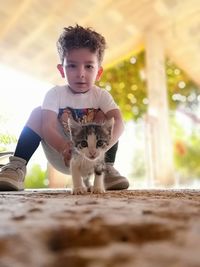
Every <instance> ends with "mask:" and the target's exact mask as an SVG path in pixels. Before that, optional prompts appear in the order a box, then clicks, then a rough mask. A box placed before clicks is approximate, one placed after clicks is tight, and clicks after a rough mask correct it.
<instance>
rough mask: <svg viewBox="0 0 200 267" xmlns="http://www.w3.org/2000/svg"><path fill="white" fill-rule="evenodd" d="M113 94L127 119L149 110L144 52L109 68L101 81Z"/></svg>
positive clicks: (134, 117) (138, 116) (137, 116)
mask: <svg viewBox="0 0 200 267" xmlns="http://www.w3.org/2000/svg"><path fill="white" fill-rule="evenodd" d="M99 85H100V86H101V87H103V88H106V89H107V90H109V91H110V93H111V94H112V95H113V97H114V99H115V101H116V102H117V104H118V105H119V107H120V109H121V111H122V114H123V117H124V119H125V120H127V121H128V120H136V119H138V118H140V117H141V116H142V114H143V113H144V112H146V110H147V101H148V100H147V92H146V84H145V78H144V53H141V54H139V55H137V56H132V57H130V58H129V59H127V60H124V61H123V62H120V63H119V64H117V65H116V66H114V67H113V68H110V69H107V70H105V72H104V75H103V77H102V79H101V81H100V82H99Z"/></svg>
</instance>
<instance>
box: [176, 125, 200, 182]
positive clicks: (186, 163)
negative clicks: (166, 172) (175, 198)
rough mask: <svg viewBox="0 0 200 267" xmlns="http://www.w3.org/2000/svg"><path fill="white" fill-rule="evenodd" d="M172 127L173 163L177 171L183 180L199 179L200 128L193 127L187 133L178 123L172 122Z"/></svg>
mask: <svg viewBox="0 0 200 267" xmlns="http://www.w3.org/2000/svg"><path fill="white" fill-rule="evenodd" d="M174 128H175V131H176V135H175V136H174V163H175V167H176V169H177V172H178V173H179V175H180V176H181V177H182V179H184V180H191V179H193V178H198V179H200V164H199V158H200V136H199V131H200V128H199V127H196V128H193V129H192V130H191V132H190V133H189V134H188V133H186V131H184V129H183V128H182V126H181V125H180V124H178V123H174Z"/></svg>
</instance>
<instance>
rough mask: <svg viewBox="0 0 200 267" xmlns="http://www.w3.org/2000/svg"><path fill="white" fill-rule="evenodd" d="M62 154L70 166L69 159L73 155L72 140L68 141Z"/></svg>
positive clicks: (66, 163)
mask: <svg viewBox="0 0 200 267" xmlns="http://www.w3.org/2000/svg"><path fill="white" fill-rule="evenodd" d="M62 156H63V159H64V162H65V165H66V166H67V167H69V161H70V159H71V156H72V142H68V143H66V145H65V147H64V149H63V151H62Z"/></svg>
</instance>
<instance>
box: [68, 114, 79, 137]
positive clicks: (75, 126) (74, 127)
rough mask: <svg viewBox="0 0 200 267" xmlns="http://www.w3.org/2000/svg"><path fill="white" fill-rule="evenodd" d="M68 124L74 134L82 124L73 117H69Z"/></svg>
mask: <svg viewBox="0 0 200 267" xmlns="http://www.w3.org/2000/svg"><path fill="white" fill-rule="evenodd" d="M68 125H69V129H70V132H71V134H72V135H73V134H74V133H76V132H77V131H78V130H80V129H81V125H80V124H79V123H78V122H76V121H75V120H73V119H72V118H68Z"/></svg>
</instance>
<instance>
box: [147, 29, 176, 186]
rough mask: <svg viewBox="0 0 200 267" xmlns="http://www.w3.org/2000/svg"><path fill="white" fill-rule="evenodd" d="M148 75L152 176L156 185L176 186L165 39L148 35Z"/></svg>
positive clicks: (152, 182)
mask: <svg viewBox="0 0 200 267" xmlns="http://www.w3.org/2000/svg"><path fill="white" fill-rule="evenodd" d="M146 72H147V87H148V99H149V107H148V114H147V118H146V122H147V128H146V129H147V135H146V136H147V142H146V143H147V144H148V147H147V153H148V164H147V165H148V175H149V179H150V183H151V184H153V185H154V186H156V185H158V186H160V185H161V186H171V185H173V184H174V182H175V180H174V167H173V149H172V142H171V136H170V129H169V121H168V119H169V118H168V116H169V114H168V98H167V85H166V73H165V56H164V49H163V44H162V40H161V37H160V35H159V34H158V33H156V32H152V31H149V32H148V33H147V34H146Z"/></svg>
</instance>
